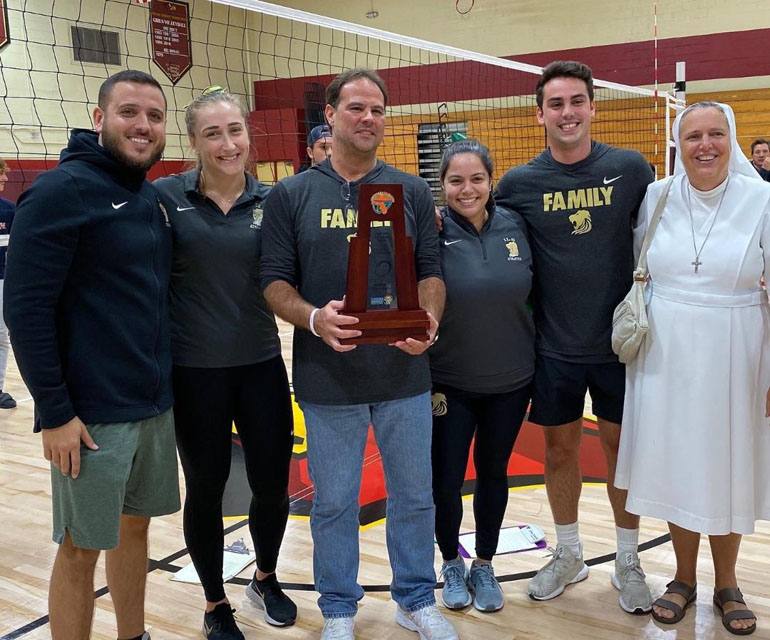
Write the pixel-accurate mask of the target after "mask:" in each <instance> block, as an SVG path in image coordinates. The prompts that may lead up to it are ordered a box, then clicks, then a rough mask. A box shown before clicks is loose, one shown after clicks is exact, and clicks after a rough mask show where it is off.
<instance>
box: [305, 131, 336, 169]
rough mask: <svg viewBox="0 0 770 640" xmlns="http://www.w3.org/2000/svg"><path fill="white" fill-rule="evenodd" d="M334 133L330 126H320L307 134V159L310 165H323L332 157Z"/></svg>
mask: <svg viewBox="0 0 770 640" xmlns="http://www.w3.org/2000/svg"><path fill="white" fill-rule="evenodd" d="M332 145H333V140H332V132H331V129H330V128H329V125H328V124H319V125H318V126H317V127H313V128H312V129H311V130H310V133H308V134H307V149H306V150H305V151H306V152H307V157H308V158H310V165H311V166H313V165H316V164H321V163H322V162H323V161H324V160H326V158H328V157H329V156H331V155H332Z"/></svg>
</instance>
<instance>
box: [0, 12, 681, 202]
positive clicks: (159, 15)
mask: <svg viewBox="0 0 770 640" xmlns="http://www.w3.org/2000/svg"><path fill="white" fill-rule="evenodd" d="M0 2H2V3H7V5H8V6H7V7H6V13H7V20H6V23H7V34H8V37H9V42H8V43H7V44H6V45H5V46H4V48H3V50H2V52H0V156H2V157H4V158H5V159H6V160H7V161H8V162H9V165H10V166H11V168H12V171H11V174H10V178H11V181H12V185H11V191H13V189H16V191H19V190H21V189H22V188H24V187H25V186H26V185H27V184H28V183H29V182H30V181H31V180H32V179H33V178H34V177H35V175H37V173H39V172H40V171H41V170H44V169H45V168H48V167H50V166H53V164H55V162H56V161H57V159H58V154H59V151H60V149H61V148H62V147H64V146H65V145H66V142H67V138H68V135H69V131H70V130H71V129H72V128H73V127H82V128H90V127H91V126H92V120H91V113H92V111H93V108H94V107H95V102H96V97H97V94H98V88H99V85H100V84H101V82H102V81H103V80H104V79H105V78H106V77H107V76H109V75H111V74H113V73H115V72H117V71H120V70H121V69H127V68H130V69H139V70H143V71H147V72H149V73H151V74H152V75H153V76H155V77H156V78H157V79H158V80H159V81H160V82H161V84H162V85H163V87H164V90H165V92H166V96H167V100H168V109H169V113H168V127H167V146H166V153H165V155H164V160H163V161H162V162H161V163H160V164H159V166H157V167H156V168H155V169H153V173H152V175H161V174H165V173H169V172H171V171H177V170H180V169H182V168H184V166H185V161H186V160H188V159H190V158H191V152H190V150H189V145H188V141H187V136H186V133H185V129H184V109H185V106H186V105H187V104H188V103H189V102H190V101H191V100H192V99H193V98H194V97H195V96H196V95H198V94H200V93H201V91H203V90H204V89H205V88H207V87H209V86H212V85H219V86H222V87H225V88H227V89H228V90H229V91H230V92H231V93H234V94H236V95H238V96H239V97H240V98H241V99H242V100H243V102H244V104H245V105H246V106H247V107H248V109H249V111H250V117H249V126H250V131H251V137H252V148H253V151H254V164H253V167H252V169H253V172H254V173H255V174H256V175H257V176H258V177H259V178H260V179H261V180H263V181H265V182H268V183H272V182H275V181H276V180H278V179H280V178H282V177H284V176H286V175H290V174H293V173H295V172H296V171H298V170H299V168H300V167H301V166H302V165H303V164H305V163H307V157H306V153H305V147H306V135H307V132H308V131H309V130H310V129H311V128H312V127H314V126H316V125H318V124H321V123H322V122H323V110H324V105H325V99H324V95H325V87H326V85H327V84H328V82H329V81H330V80H331V78H333V77H334V76H335V75H336V74H337V73H339V72H341V71H343V70H345V69H348V68H351V67H356V66H362V67H368V68H372V69H377V70H378V71H379V72H380V74H381V75H382V77H383V79H384V80H385V82H386V84H387V86H388V89H389V93H390V98H389V103H388V112H387V113H388V118H387V127H386V135H385V139H384V141H383V144H382V146H381V147H380V150H379V157H380V158H381V159H383V160H385V161H386V162H389V163H391V164H393V165H395V166H396V167H398V168H400V169H402V170H404V171H407V172H409V173H413V174H417V175H421V176H422V177H424V178H425V179H426V180H428V182H429V183H430V185H431V187H432V188H433V190H434V194H435V195H436V196H437V199H439V200H440V189H439V184H438V173H437V172H438V164H439V158H440V155H441V152H442V150H443V147H444V146H445V145H446V143H447V141H448V140H449V139H451V136H452V134H463V135H466V136H468V137H474V138H478V139H479V140H481V141H482V142H483V143H484V144H486V145H487V146H488V147H489V148H490V150H491V151H492V155H493V158H494V160H495V164H496V167H497V174H498V176H499V175H502V173H503V172H504V171H505V170H507V169H508V168H510V167H512V166H515V165H518V164H522V163H525V162H527V161H529V160H530V159H531V158H532V157H534V156H535V155H537V154H538V153H540V152H541V151H542V150H543V149H544V148H545V136H544V130H543V127H542V126H540V125H538V123H537V120H536V116H535V108H536V103H535V94H534V91H535V84H536V82H537V79H538V76H539V74H540V71H541V69H540V68H539V67H534V66H531V65H526V64H521V63H517V62H515V61H513V60H508V59H504V58H497V57H493V56H488V55H484V54H480V53H477V52H473V51H466V50H462V49H457V48H454V47H448V46H445V45H441V44H436V43H430V42H425V41H422V40H418V39H415V38H410V37H405V36H401V35H398V34H394V33H388V32H384V31H380V30H377V29H372V28H368V27H365V26H361V25H356V24H352V23H347V22H342V21H339V20H335V19H330V18H326V17H322V16H318V15H314V14H310V13H306V12H303V11H298V10H293V9H289V8H286V7H280V6H278V5H273V4H270V3H266V2H261V1H259V0H216V1H215V2H210V1H209V0H189V2H181V1H177V0H151V1H150V2H146V3H145V2H140V1H139V0H34V1H33V0H0ZM649 64H650V67H651V68H652V59H651V60H650V62H649ZM651 75H652V74H651ZM595 85H596V87H595V93H596V95H595V100H596V107H597V113H596V119H595V121H594V125H593V137H594V138H595V139H597V140H600V141H602V142H606V143H608V144H611V145H614V146H617V147H626V148H633V149H636V150H638V151H640V152H641V153H642V154H644V156H645V157H646V158H647V160H648V162H650V163H651V164H653V165H654V166H655V167H656V171H657V173H658V175H659V176H662V175H665V174H666V164H667V163H666V155H667V154H666V151H667V146H668V134H667V132H668V130H669V129H668V126H667V123H668V121H669V111H670V105H671V100H670V97H669V96H668V95H667V94H661V95H660V96H659V97H656V95H655V93H654V92H653V91H651V90H649V89H644V88H637V87H631V86H625V85H620V84H615V83H611V82H604V81H602V80H601V79H597V80H596V83H595Z"/></svg>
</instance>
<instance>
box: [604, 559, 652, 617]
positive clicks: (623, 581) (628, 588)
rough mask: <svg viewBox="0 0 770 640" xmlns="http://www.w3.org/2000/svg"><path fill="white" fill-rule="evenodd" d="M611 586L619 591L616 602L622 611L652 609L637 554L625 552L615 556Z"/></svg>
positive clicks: (650, 596)
mask: <svg viewBox="0 0 770 640" xmlns="http://www.w3.org/2000/svg"><path fill="white" fill-rule="evenodd" d="M612 586H614V587H615V588H616V589H617V590H618V591H620V596H619V597H618V603H619V604H620V608H621V609H623V611H627V612H628V613H649V612H650V611H652V595H651V594H650V588H649V587H648V586H647V581H646V576H645V575H644V571H642V566H641V565H640V564H639V556H638V554H636V553H630V552H626V553H621V554H619V555H618V556H617V558H615V573H613V574H612Z"/></svg>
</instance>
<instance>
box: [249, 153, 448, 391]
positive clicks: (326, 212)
mask: <svg viewBox="0 0 770 640" xmlns="http://www.w3.org/2000/svg"><path fill="white" fill-rule="evenodd" d="M363 183H378V184H389V183H400V184H402V185H403V188H404V217H405V222H406V233H407V235H408V236H411V237H412V240H413V242H414V247H415V250H414V258H415V269H416V274H417V280H418V281H420V280H424V279H426V278H431V277H435V278H441V263H440V261H439V252H438V234H437V232H436V223H435V218H434V208H433V196H432V195H431V192H430V188H429V187H428V184H427V183H426V182H425V180H423V179H422V178H417V177H415V176H411V175H409V174H407V173H404V172H403V171H399V170H398V169H395V168H394V167H391V166H389V165H387V164H384V163H383V162H380V161H378V162H377V164H376V166H375V167H374V169H372V170H371V171H370V172H369V173H368V174H366V175H365V176H364V177H363V178H361V180H358V181H357V182H351V183H346V182H345V180H344V179H343V178H342V177H341V176H340V175H339V174H337V172H336V171H334V169H333V168H332V166H331V163H330V162H329V160H324V161H323V162H322V163H321V164H317V165H315V166H313V167H310V169H308V170H307V171H305V172H304V173H301V174H298V175H296V176H293V177H291V178H286V179H285V180H281V182H279V183H278V184H277V185H276V186H275V187H273V189H272V190H271V191H270V195H269V196H268V198H267V200H266V201H265V214H264V219H263V222H262V262H261V264H260V280H261V283H262V288H263V289H265V288H266V287H267V286H268V285H269V284H270V283H271V282H274V281H275V280H283V281H284V282H288V283H289V284H291V285H292V286H296V287H297V290H298V291H299V294H300V295H301V296H302V297H303V298H304V299H305V300H307V301H308V302H309V303H310V304H312V305H314V306H316V307H323V306H324V305H325V304H326V303H328V302H329V300H342V296H343V295H344V294H345V281H346V279H347V267H348V254H349V248H350V242H349V238H350V236H352V235H354V234H355V233H356V223H357V216H356V213H355V210H353V209H350V208H349V207H346V205H350V204H352V206H355V204H356V203H357V202H358V185H360V184H363ZM346 197H347V200H348V202H346ZM292 377H293V382H294V390H295V392H296V394H297V398H298V399H299V400H304V401H306V402H312V403H314V404H324V405H340V404H363V403H371V402H383V401H386V400H397V399H400V398H407V397H410V396H415V395H418V394H420V393H424V392H425V391H428V389H430V370H429V368H428V358H427V355H426V354H422V355H419V356H411V355H408V354H406V353H404V352H403V351H401V350H399V349H397V348H396V347H390V346H388V345H383V344H364V345H359V346H358V347H356V348H355V349H353V350H352V351H348V352H345V353H338V352H337V351H334V350H333V349H332V348H331V347H329V346H327V345H326V344H325V343H324V342H323V341H322V340H321V339H320V338H316V337H315V336H314V335H312V334H311V333H310V332H309V331H305V330H297V331H295V332H294V366H293V370H292Z"/></svg>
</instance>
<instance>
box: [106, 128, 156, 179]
mask: <svg viewBox="0 0 770 640" xmlns="http://www.w3.org/2000/svg"><path fill="white" fill-rule="evenodd" d="M101 134H102V146H103V147H104V148H105V149H107V151H109V153H110V155H111V156H112V157H113V158H115V160H117V161H118V163H119V164H122V165H123V166H125V167H126V168H128V169H131V170H132V171H147V170H148V169H149V168H150V167H151V166H152V165H154V164H155V163H156V162H157V161H158V160H160V159H161V157H163V149H164V148H165V144H163V145H161V146H160V147H159V148H158V150H157V151H156V152H155V153H154V154H152V155H151V156H150V157H149V158H147V160H144V161H137V160H134V159H133V158H131V157H130V156H128V155H127V154H125V153H123V151H122V150H121V148H120V143H119V139H120V137H119V136H113V135H112V133H111V132H110V131H109V130H108V129H102V131H101Z"/></svg>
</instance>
